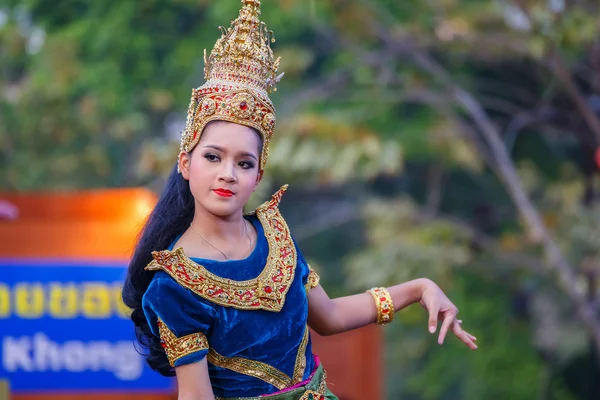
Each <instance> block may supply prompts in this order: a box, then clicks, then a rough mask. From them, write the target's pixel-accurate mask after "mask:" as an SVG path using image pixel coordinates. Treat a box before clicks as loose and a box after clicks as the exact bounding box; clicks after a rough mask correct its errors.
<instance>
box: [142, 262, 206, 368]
mask: <svg viewBox="0 0 600 400" xmlns="http://www.w3.org/2000/svg"><path fill="white" fill-rule="evenodd" d="M142 307H143V310H144V314H145V315H146V319H147V320H148V324H149V325H150V329H151V330H152V333H153V334H154V335H155V336H157V337H159V338H160V340H161V343H162V346H163V348H164V349H165V353H166V354H167V358H168V359H169V363H170V364H171V366H173V367H179V366H181V365H186V364H192V363H195V362H198V361H200V360H202V359H203V358H204V357H206V355H207V354H208V349H209V344H208V338H207V335H208V332H209V330H210V328H211V326H212V323H213V321H214V319H215V318H216V310H215V309H214V308H213V307H212V306H211V305H209V304H206V303H204V302H202V301H201V300H200V299H199V298H198V297H196V295H194V293H192V292H191V291H190V290H189V289H187V288H184V287H183V286H181V285H179V284H178V283H177V282H176V281H175V280H174V279H173V278H171V277H170V276H169V275H168V274H166V273H165V272H162V271H159V272H157V273H156V274H155V276H154V278H153V279H152V282H150V285H149V286H148V289H147V290H146V293H145V294H144V297H143V299H142Z"/></svg>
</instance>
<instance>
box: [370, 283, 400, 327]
mask: <svg viewBox="0 0 600 400" xmlns="http://www.w3.org/2000/svg"><path fill="white" fill-rule="evenodd" d="M367 292H369V293H371V296H373V300H375V305H376V306H377V323H378V324H379V325H385V324H389V323H390V322H392V320H393V319H394V312H395V311H396V310H395V309H394V302H393V301H392V296H390V292H388V290H387V289H386V288H384V287H374V288H372V289H369V290H367Z"/></svg>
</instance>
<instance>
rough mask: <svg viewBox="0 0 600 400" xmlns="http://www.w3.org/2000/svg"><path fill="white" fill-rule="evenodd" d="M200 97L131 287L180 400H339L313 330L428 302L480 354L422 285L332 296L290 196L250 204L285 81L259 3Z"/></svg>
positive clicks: (227, 44) (250, 0) (210, 70)
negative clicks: (292, 226)
mask: <svg viewBox="0 0 600 400" xmlns="http://www.w3.org/2000/svg"><path fill="white" fill-rule="evenodd" d="M242 4H243V5H242V9H241V11H240V14H239V17H238V18H237V19H236V20H234V21H233V22H232V24H231V27H230V28H229V29H227V30H223V35H222V37H221V38H220V39H219V40H218V41H217V42H216V44H215V47H214V49H213V50H212V52H211V54H210V56H209V57H208V58H207V57H206V54H205V79H206V83H205V84H204V85H203V86H201V87H199V88H197V89H194V90H193V92H192V99H191V102H190V106H189V110H188V116H187V124H186V128H185V130H184V132H183V134H182V138H181V152H180V154H179V158H178V161H177V166H176V168H174V170H173V172H172V173H171V176H170V177H169V180H168V182H167V184H166V187H165V189H164V192H163V193H162V195H161V197H160V199H159V201H158V203H157V205H156V207H155V209H154V211H153V212H152V214H151V216H150V218H149V219H148V222H147V224H146V226H145V227H144V230H143V232H142V234H141V237H140V240H139V243H138V245H137V247H136V250H135V253H134V256H133V258H132V260H131V263H130V265H129V271H128V276H127V280H126V282H125V286H124V289H123V298H124V301H125V303H126V304H127V305H128V306H129V307H130V308H131V309H132V310H133V313H132V319H133V321H134V323H135V326H136V333H137V336H138V339H139V341H140V342H141V343H142V345H144V346H146V347H147V348H148V349H149V354H148V356H147V362H148V364H149V365H150V366H151V367H152V368H153V369H155V370H157V371H158V372H160V373H161V374H163V375H167V376H173V375H177V382H178V389H179V399H181V400H186V399H190V400H191V399H194V400H199V399H202V400H204V399H214V398H226V399H234V398H235V399H244V398H246V399H250V398H258V397H260V398H266V399H277V400H287V399H289V400H299V399H302V400H306V399H322V400H324V399H337V397H335V395H334V394H332V393H331V392H330V391H329V390H328V388H327V384H326V373H325V370H324V367H323V365H322V364H321V363H320V361H319V359H318V357H316V356H314V355H313V354H312V350H311V340H310V334H309V330H308V328H309V327H311V328H312V329H314V330H315V331H316V332H317V333H319V334H321V335H334V334H337V333H341V332H345V331H348V330H351V329H357V328H360V327H363V326H366V325H368V324H373V323H378V324H387V323H390V322H392V320H393V318H394V313H395V312H397V311H399V310H401V309H403V308H405V307H407V306H409V305H411V304H413V303H416V302H420V303H421V304H422V305H423V306H424V307H425V308H426V309H427V310H428V312H429V331H430V332H431V333H434V332H435V331H436V329H437V327H438V323H439V322H440V323H441V327H440V330H439V338H438V341H439V343H440V344H441V343H442V342H443V341H444V338H445V337H446V334H447V332H448V331H451V332H453V333H454V334H455V335H456V336H457V337H458V338H459V339H460V340H462V341H463V342H464V343H465V344H467V345H468V346H469V347H470V348H472V349H476V348H477V346H476V345H475V343H474V341H475V337H473V336H472V335H470V334H469V333H467V332H466V331H464V330H462V329H461V326H460V321H459V320H457V319H456V314H457V312H458V310H457V309H456V307H455V306H454V304H452V302H451V301H450V300H449V299H448V298H447V297H446V296H445V295H444V293H443V292H442V291H441V290H440V288H439V287H438V286H437V285H436V284H435V283H433V282H432V281H430V280H428V279H417V280H413V281H410V282H406V283H402V284H399V285H396V286H393V287H390V288H387V289H386V288H383V287H380V288H373V289H371V290H369V291H368V292H366V293H362V294H357V295H354V296H348V297H342V298H337V299H330V298H329V297H328V295H327V293H326V292H325V291H324V290H323V288H322V287H321V286H320V285H319V277H318V276H317V274H316V273H315V271H314V270H312V269H311V268H310V266H309V265H308V264H307V263H306V261H305V260H304V258H303V256H302V254H301V252H300V250H299V249H298V247H297V246H296V243H295V242H294V241H293V238H292V235H291V234H290V230H289V228H288V226H287V224H286V222H285V220H284V219H283V217H282V215H281V214H280V212H279V209H278V204H279V201H280V200H281V197H282V195H283V193H284V191H285V187H283V188H281V189H280V190H279V191H278V192H277V193H275V195H273V197H272V199H271V200H270V201H268V202H266V203H264V204H263V205H261V206H259V207H258V208H257V209H256V210H255V211H253V212H252V213H249V214H244V212H243V208H244V206H245V205H246V203H247V201H248V199H249V198H250V196H251V194H252V192H253V191H254V190H255V188H256V187H257V185H258V184H259V182H260V181H261V178H262V176H263V169H264V167H265V164H266V162H267V159H268V155H269V144H270V142H271V139H272V137H273V134H274V128H275V109H274V107H273V104H272V102H271V100H270V99H269V97H268V93H270V92H271V91H272V90H273V89H274V88H275V85H276V83H277V81H278V80H279V78H280V76H277V69H278V65H279V59H277V60H274V57H273V53H272V51H271V48H270V41H271V40H272V33H271V32H270V31H268V30H267V28H266V26H265V24H264V23H262V22H261V21H260V20H259V18H258V17H259V15H260V1H259V0H242Z"/></svg>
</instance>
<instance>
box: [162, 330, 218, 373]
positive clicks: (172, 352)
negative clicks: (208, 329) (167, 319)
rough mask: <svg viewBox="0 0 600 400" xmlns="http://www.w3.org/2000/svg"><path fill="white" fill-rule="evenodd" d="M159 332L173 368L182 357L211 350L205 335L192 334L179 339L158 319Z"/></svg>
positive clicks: (199, 333)
mask: <svg viewBox="0 0 600 400" xmlns="http://www.w3.org/2000/svg"><path fill="white" fill-rule="evenodd" d="M158 331H159V334H160V340H161V345H162V346H163V349H165V353H166V354H167V358H168V359H169V364H171V366H172V367H174V366H175V362H176V361H177V360H179V359H180V358H181V357H184V356H187V355H189V354H193V353H196V352H198V351H202V350H208V348H209V346H208V339H206V336H205V335H204V334H203V333H201V332H198V333H192V334H191V335H186V336H183V337H180V338H178V337H177V336H175V334H174V333H173V332H171V330H170V329H169V327H167V325H166V324H165V323H164V322H163V321H162V320H161V319H160V318H159V319H158Z"/></svg>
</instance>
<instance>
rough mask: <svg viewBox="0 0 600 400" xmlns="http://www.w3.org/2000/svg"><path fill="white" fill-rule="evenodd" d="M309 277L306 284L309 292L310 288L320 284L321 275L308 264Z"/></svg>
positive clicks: (305, 287)
mask: <svg viewBox="0 0 600 400" xmlns="http://www.w3.org/2000/svg"><path fill="white" fill-rule="evenodd" d="M308 270H309V271H308V278H307V280H306V284H305V285H304V289H306V293H308V291H309V290H310V289H314V288H316V287H317V286H319V282H320V281H321V278H320V277H319V275H318V274H317V273H316V272H315V270H314V269H312V268H311V267H310V265H308Z"/></svg>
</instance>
